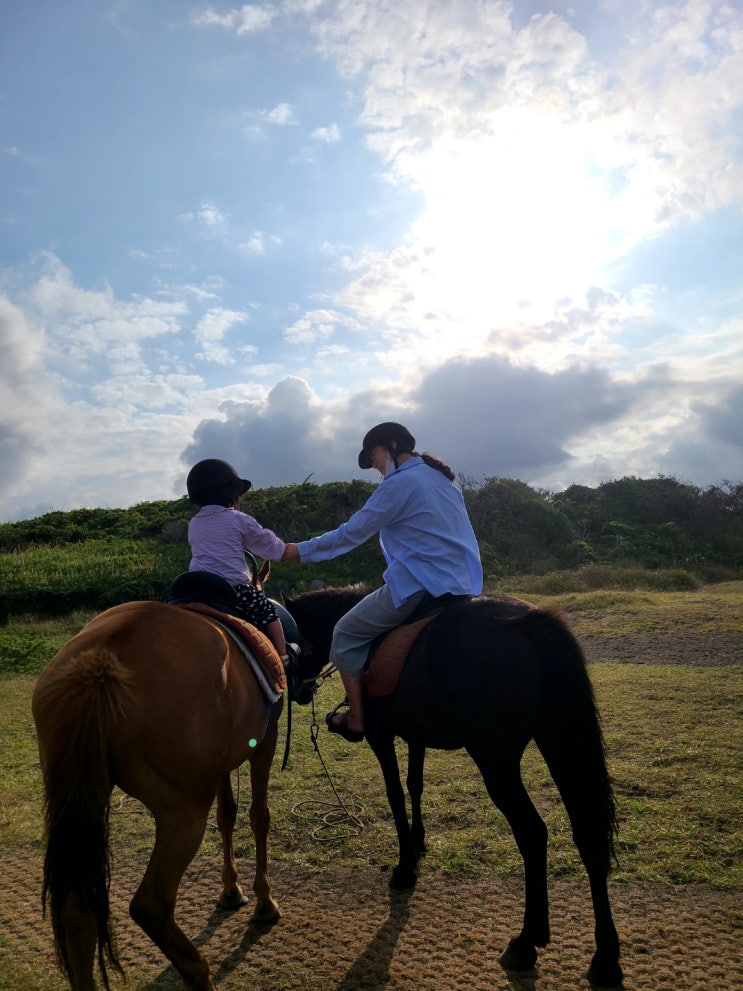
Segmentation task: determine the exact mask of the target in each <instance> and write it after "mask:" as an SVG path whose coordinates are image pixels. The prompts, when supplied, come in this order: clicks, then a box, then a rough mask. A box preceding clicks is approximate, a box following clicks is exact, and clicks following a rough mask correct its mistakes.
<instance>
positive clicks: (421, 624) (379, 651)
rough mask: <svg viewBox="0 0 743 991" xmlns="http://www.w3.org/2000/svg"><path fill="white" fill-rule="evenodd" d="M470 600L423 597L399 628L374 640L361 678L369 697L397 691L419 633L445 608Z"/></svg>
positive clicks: (459, 596)
mask: <svg viewBox="0 0 743 991" xmlns="http://www.w3.org/2000/svg"><path fill="white" fill-rule="evenodd" d="M471 598H472V596H471V595H451V594H449V593H447V594H446V595H441V596H439V597H438V598H434V597H433V596H427V597H426V598H424V599H423V600H422V601H421V602H420V604H419V605H418V606H417V607H416V609H415V611H414V612H413V614H412V615H411V616H410V617H409V619H407V620H406V621H405V622H404V623H403V624H402V626H396V627H395V628H394V630H390V632H389V633H385V634H384V635H383V636H382V637H378V638H377V640H375V641H374V643H373V644H372V646H371V650H370V654H369V661H368V663H367V666H366V669H365V671H364V673H363V675H362V676H361V680H362V682H363V683H364V685H365V686H366V690H367V691H368V692H369V694H370V695H391V694H392V692H394V690H395V689H396V688H397V683H398V681H399V680H400V674H401V672H402V669H403V667H404V665H405V661H406V660H407V657H408V654H409V653H410V651H411V649H412V647H413V644H414V643H415V641H416V640H417V639H418V637H419V636H420V634H421V633H422V632H423V630H424V629H425V628H426V627H427V626H428V625H429V623H432V622H433V621H434V619H436V617H437V616H438V615H439V614H440V613H441V612H442V611H443V610H444V609H446V607H447V606H450V605H454V604H455V603H457V602H467V601H469V600H470V599H471Z"/></svg>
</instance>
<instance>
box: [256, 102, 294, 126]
mask: <svg viewBox="0 0 743 991" xmlns="http://www.w3.org/2000/svg"><path fill="white" fill-rule="evenodd" d="M259 117H260V119H261V120H265V121H266V122H267V123H269V124H277V125H278V126H279V127H286V126H287V125H289V124H296V122H297V121H296V117H295V116H294V108H293V107H292V105H291V104H290V103H277V104H276V106H275V107H274V108H273V109H272V110H263V111H261V112H260V114H259Z"/></svg>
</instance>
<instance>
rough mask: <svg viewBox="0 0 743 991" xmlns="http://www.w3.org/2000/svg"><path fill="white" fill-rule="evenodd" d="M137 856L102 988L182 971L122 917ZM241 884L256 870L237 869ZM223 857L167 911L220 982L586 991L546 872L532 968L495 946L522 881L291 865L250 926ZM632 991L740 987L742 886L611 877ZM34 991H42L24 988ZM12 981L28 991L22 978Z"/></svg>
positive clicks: (602, 645)
mask: <svg viewBox="0 0 743 991" xmlns="http://www.w3.org/2000/svg"><path fill="white" fill-rule="evenodd" d="M581 642H582V644H583V646H584V649H585V651H586V655H587V657H588V659H589V661H596V662H598V661H600V662H608V663H653V662H656V663H666V664H668V663H672V664H698V665H710V666H722V665H739V664H741V661H742V660H743V634H704V635H702V634H700V635H688V634H684V635H683V636H680V637H679V636H675V635H673V634H660V635H655V636H653V637H645V636H632V637H617V638H600V637H584V638H582V639H581ZM143 866H144V864H143V861H141V860H137V859H133V858H127V857H126V856H123V857H122V856H121V855H119V856H118V857H117V860H116V863H115V865H114V876H113V878H112V885H111V897H112V910H113V914H114V919H115V924H116V931H117V935H118V940H119V947H120V950H121V956H122V962H123V964H124V967H125V970H126V971H127V974H128V981H127V984H126V985H123V984H121V983H120V981H119V980H118V979H117V978H115V979H113V980H112V991H118V989H121V988H128V989H130V991H160V989H162V991H165V989H167V991H175V989H177V988H181V987H182V984H181V983H180V981H179V979H178V976H177V975H176V974H175V972H174V971H173V969H172V968H171V967H169V966H168V965H167V963H166V961H165V959H164V958H163V956H162V955H161V954H160V953H159V951H158V950H157V949H156V948H155V947H154V946H153V945H152V944H151V943H150V942H149V941H148V940H147V939H146V938H145V937H144V935H143V934H142V933H141V931H140V930H139V929H137V927H136V926H134V924H133V923H132V922H131V920H130V919H129V916H128V909H127V906H128V902H129V899H130V898H131V896H132V894H133V892H134V889H135V887H136V884H137V883H138V880H139V878H140V877H141V873H142V870H143ZM240 869H241V871H242V880H243V883H244V885H245V887H246V891H249V887H250V882H251V877H250V873H249V872H250V870H251V865H250V864H249V863H247V862H243V863H242V864H241V865H240ZM219 875H220V864H219V862H218V860H216V859H214V858H207V857H200V858H199V859H198V860H197V862H196V863H195V864H194V865H192V867H191V869H190V870H189V872H188V874H187V875H186V878H185V879H184V882H183V886H182V889H181V898H180V900H179V905H178V916H177V917H178V921H179V923H180V925H181V926H182V927H183V928H184V929H185V931H186V932H187V933H188V934H189V936H190V937H191V938H192V939H193V940H194V942H195V943H196V945H197V946H198V947H199V949H200V950H201V952H202V953H203V954H204V955H205V956H206V957H207V959H208V960H209V961H210V964H211V967H212V975H213V979H214V981H215V984H216V986H217V987H218V988H219V989H220V991H237V989H238V988H239V989H240V991H327V989H332V991H572V989H588V988H589V987H590V985H589V984H588V982H587V981H586V979H585V976H584V975H585V972H586V969H587V966H588V963H589V962H590V957H591V953H592V951H593V938H592V929H593V925H592V914H591V905H590V897H589V893H588V890H587V885H583V884H578V883H576V882H566V881H562V880H560V879H554V878H553V879H551V880H550V897H551V918H552V942H551V943H550V945H549V946H548V947H547V948H546V949H544V950H543V951H542V952H541V954H540V958H539V962H538V966H537V968H536V969H535V970H534V971H533V972H531V973H529V974H527V975H520V976H516V975H512V974H508V973H506V972H505V971H503V969H502V968H501V967H500V965H499V963H498V957H499V956H500V953H501V952H502V950H503V949H504V948H505V946H506V944H507V942H508V940H509V939H510V938H511V936H513V935H515V933H516V932H517V931H518V929H519V927H520V918H521V913H522V911H523V902H522V897H523V895H522V885H521V881H520V879H518V878H513V879H511V878H509V879H506V880H501V879H488V878H486V877H482V876H481V877H478V878H470V877H453V876H450V875H448V876H445V875H442V874H433V873H428V872H426V870H425V865H424V867H423V869H422V871H421V876H420V879H419V881H418V884H417V886H416V888H415V889H414V890H413V891H412V892H411V893H407V894H404V893H394V894H391V893H390V891H389V888H388V885H387V877H388V875H387V874H385V873H384V872H382V871H380V870H379V868H376V867H369V868H366V869H363V870H354V871H353V872H352V873H351V874H349V872H348V871H347V870H344V869H343V867H342V866H338V867H337V868H334V869H333V870H326V871H323V872H321V873H318V872H309V871H306V872H304V873H303V872H301V870H300V871H298V870H297V868H296V867H293V866H291V865H288V864H284V863H277V864H275V865H273V866H272V868H271V881H272V885H273V889H274V894H275V896H276V898H277V900H278V902H279V904H280V906H281V909H282V912H283V918H282V919H281V920H280V922H278V923H277V924H276V925H275V926H273V927H271V928H263V927H255V926H250V925H249V924H248V918H249V911H248V910H242V911H239V912H236V913H225V912H221V911H219V910H218V909H217V908H216V905H215V899H216V897H217V895H218V893H219ZM40 886H41V863H40V857H37V856H35V855H32V854H24V855H23V856H21V857H7V856H3V869H2V874H1V875H0V891H2V896H3V897H2V898H0V973H1V972H2V970H3V968H4V965H3V961H4V960H5V961H6V965H7V962H8V961H10V960H11V959H12V960H14V962H16V963H17V962H18V960H19V959H21V960H23V959H26V960H28V961H29V964H31V962H32V961H33V966H34V970H35V972H36V973H38V971H37V970H36V968H37V967H38V965H39V964H40V963H41V964H42V966H43V967H44V969H45V970H46V971H47V972H48V975H49V977H48V983H47V984H45V985H44V991H47V989H48V991H57V989H60V988H63V987H64V985H63V984H62V982H61V979H60V978H59V977H58V976H57V973H56V971H55V968H54V961H53V956H52V951H51V945H50V939H49V928H48V923H47V922H44V921H43V920H42V918H41V914H40V910H39V891H40ZM611 897H612V903H613V908H614V913H615V918H616V921H617V927H618V929H619V932H620V939H621V941H622V964H623V967H624V971H625V980H624V984H623V987H624V988H625V989H627V991H710V989H715V991H741V989H742V988H743V959H742V950H743V939H742V938H741V934H742V932H743V925H742V924H741V923H742V922H743V912H742V910H741V905H740V893H739V892H726V891H719V890H716V889H713V888H709V887H706V886H702V885H688V886H678V887H673V888H671V887H667V886H660V885H652V884H612V886H611ZM34 987H39V985H38V984H36V983H35V984H34ZM18 991H25V989H24V988H23V987H22V986H19V988H18Z"/></svg>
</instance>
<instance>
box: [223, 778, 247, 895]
mask: <svg viewBox="0 0 743 991" xmlns="http://www.w3.org/2000/svg"><path fill="white" fill-rule="evenodd" d="M236 821H237V802H236V801H235V796H234V793H233V791H232V781H231V780H230V775H229V774H226V775H225V776H224V777H223V778H222V780H221V781H220V782H219V787H218V788H217V826H218V827H219V832H220V834H221V836H222V894H221V895H220V896H219V902H218V904H219V907H220V908H226V909H234V908H241V907H242V906H243V905H246V904H247V901H248V899H247V898H246V897H245V895H244V894H243V890H242V888H241V887H240V885H239V884H238V882H237V864H236V863H235V847H234V844H233V835H234V832H235V822H236Z"/></svg>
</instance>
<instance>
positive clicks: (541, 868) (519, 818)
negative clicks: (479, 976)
mask: <svg viewBox="0 0 743 991" xmlns="http://www.w3.org/2000/svg"><path fill="white" fill-rule="evenodd" d="M468 749H469V748H468ZM470 753H471V755H472V757H473V758H474V760H475V763H476V764H477V766H478V768H479V769H480V772H481V773H482V776H483V780H484V782H485V786H486V788H487V790H488V794H489V795H490V797H491V799H492V800H493V802H494V803H495V805H496V806H497V807H498V808H499V809H500V811H501V812H502V813H503V815H504V816H505V817H506V819H507V820H508V824H509V826H510V827H511V830H512V832H513V836H514V839H515V840H516V845H517V846H518V848H519V852H520V854H521V856H522V858H523V861H524V923H523V926H522V929H521V932H520V933H519V935H518V936H516V937H515V938H514V939H512V940H511V942H510V943H509V944H508V947H507V948H506V950H505V952H504V953H503V955H502V956H501V960H500V962H501V964H502V965H503V967H505V968H507V969H508V970H520V971H523V970H530V969H531V968H532V967H533V966H534V964H535V963H536V960H537V950H536V947H538V946H546V945H547V943H549V940H550V929H549V904H548V898H547V827H546V826H545V824H544V822H543V821H542V818H541V817H540V815H539V813H538V812H537V810H536V809H535V808H534V805H533V803H532V801H531V799H530V798H529V795H528V794H527V792H526V789H525V788H524V784H523V782H522V780H521V771H520V759H519V757H514V756H512V757H507V756H506V755H504V754H503V753H500V754H499V755H498V756H497V757H492V756H483V755H482V754H475V753H472V751H470Z"/></svg>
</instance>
